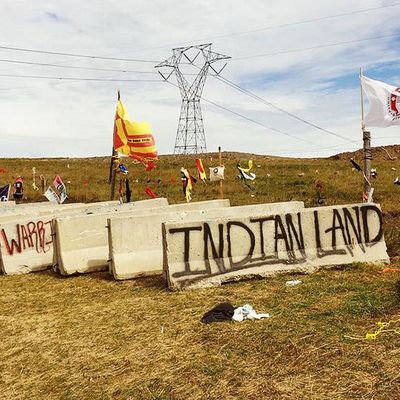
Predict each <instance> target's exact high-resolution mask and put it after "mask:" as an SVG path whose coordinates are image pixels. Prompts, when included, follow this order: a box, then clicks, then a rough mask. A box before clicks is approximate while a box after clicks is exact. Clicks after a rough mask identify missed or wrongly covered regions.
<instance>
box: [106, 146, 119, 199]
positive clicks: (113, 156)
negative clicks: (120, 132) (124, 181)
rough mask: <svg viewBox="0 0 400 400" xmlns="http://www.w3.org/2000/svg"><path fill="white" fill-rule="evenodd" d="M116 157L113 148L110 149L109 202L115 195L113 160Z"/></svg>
mask: <svg viewBox="0 0 400 400" xmlns="http://www.w3.org/2000/svg"><path fill="white" fill-rule="evenodd" d="M116 156H117V152H116V151H115V149H114V147H113V149H112V154H111V162H110V175H109V178H108V183H109V184H110V185H111V187H110V200H114V195H115V159H116Z"/></svg>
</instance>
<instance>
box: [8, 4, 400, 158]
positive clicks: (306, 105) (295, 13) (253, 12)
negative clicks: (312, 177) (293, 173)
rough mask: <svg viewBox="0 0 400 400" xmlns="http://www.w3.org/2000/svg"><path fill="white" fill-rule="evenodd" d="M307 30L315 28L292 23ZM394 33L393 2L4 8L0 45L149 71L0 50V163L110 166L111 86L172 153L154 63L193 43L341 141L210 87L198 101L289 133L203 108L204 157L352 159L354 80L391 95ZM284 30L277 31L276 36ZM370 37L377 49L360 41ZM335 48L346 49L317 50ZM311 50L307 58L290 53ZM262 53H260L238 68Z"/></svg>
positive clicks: (168, 92)
mask: <svg viewBox="0 0 400 400" xmlns="http://www.w3.org/2000/svg"><path fill="white" fill-rule="evenodd" d="M395 4H398V5H396V6H392V7H386V8H381V9H375V10H370V11H365V12H360V13H353V14H350V15H346V16H341V17H335V18H325V19H320V18H321V17H329V16H333V15H337V14H345V13H351V12H353V11H357V10H366V9H370V8H378V7H382V6H385V5H395ZM310 19H320V20H318V21H313V22H306V23H298V22H301V21H305V20H310ZM399 23H400V2H399V3H396V2H395V1H382V0H346V1H344V0H343V1H335V2H333V1H328V0H321V1H319V2H315V1H311V0H290V1H286V2H282V1H277V0H271V1H268V2H266V1H263V0H249V1H247V2H243V1H238V0H219V1H218V2H216V1H212V0H204V1H201V2H199V1H192V0H189V1H186V2H181V1H178V0H169V1H168V2H166V1H164V0H155V1H146V0H140V1H139V0H135V1H128V0H120V1H115V0H99V1H96V2H82V1H77V0H68V1H67V0H58V1H51V0H48V1H40V0H18V1H16V0H3V1H2V13H1V15H0V24H1V25H0V26H1V27H2V35H1V41H0V46H7V47H18V48H26V49H38V50H45V51H51V52H62V53H75V54H88V55H99V56H112V57H117V58H129V59H142V60H146V61H150V62H144V63H140V62H133V61H129V62H128V61H116V60H114V61H113V60H95V59H87V58H77V57H67V56H61V55H58V56H57V55H50V54H38V53H32V52H20V51H12V50H9V49H1V48H0V60H3V61H0V157H21V156H23V157H30V156H34V157H40V156H43V157H50V156H71V157H76V156H82V157H84V156H96V155H108V154H109V152H110V147H111V141H112V137H111V132H112V126H113V117H114V113H115V106H116V92H117V90H118V88H119V89H120V90H121V94H122V99H123V101H124V103H125V106H126V107H127V109H128V110H129V112H130V115H131V117H132V118H133V119H137V120H147V121H149V122H150V123H151V125H152V127H153V131H154V135H155V138H156V142H157V145H158V149H159V153H160V154H168V153H171V152H172V151H173V146H174V141H175V134H176V127H177V122H178V116H179V111H180V94H179V91H178V89H177V88H175V87H173V86H170V85H168V84H165V83H163V82H162V80H161V79H160V78H159V76H158V75H157V74H156V72H155V69H154V65H155V64H156V63H157V62H158V61H162V60H164V59H166V58H168V57H169V56H170V55H171V48H172V47H174V46H183V45H191V44H199V43H202V42H204V41H205V42H209V41H211V42H212V43H213V50H214V51H216V52H220V53H223V54H227V55H230V56H232V59H231V60H230V61H229V62H228V65H227V66H226V68H225V69H224V71H223V76H224V77H226V78H227V79H229V80H231V81H233V82H235V83H236V84H239V85H240V86H242V87H244V88H247V89H249V90H251V91H252V92H254V93H256V94H257V95H258V96H261V97H262V98H265V99H266V100H268V101H269V102H272V103H274V104H276V105H277V106H279V107H281V108H283V109H285V110H287V111H289V112H291V113H293V114H296V115H298V116H299V117H301V118H304V119H306V120H308V121H311V122H313V123H315V124H317V125H319V126H321V127H323V128H325V129H328V130H330V131H332V132H335V133H338V134H340V135H342V136H345V137H346V138H348V141H346V140H341V139H338V138H337V137H335V136H334V135H330V134H327V133H325V132H322V131H320V130H317V129H315V128H313V127H311V126H309V125H306V124H304V123H302V122H300V121H298V120H296V119H294V118H291V117H289V116H288V115H285V114H283V113H281V112H279V111H277V110H276V109H273V108H271V107H267V106H266V105H264V104H262V103H260V102H257V101H255V100H254V99H251V98H250V97H248V96H246V95H244V94H242V93H240V92H238V91H237V90H235V89H233V88H231V87H229V86H227V85H226V84H224V83H222V82H220V81H218V80H217V79H215V78H213V77H209V78H208V80H207V82H206V84H205V88H204V92H203V95H204V97H205V98H207V99H209V100H212V101H213V102H215V103H218V104H220V105H222V106H224V107H226V108H229V109H231V110H233V111H234V112H236V113H239V114H243V115H245V116H246V117H248V118H250V119H253V120H255V121H258V122H260V123H261V124H263V125H265V126H268V127H272V128H274V129H276V130H280V131H282V132H285V133H287V134H288V135H290V136H291V137H288V136H287V135H284V134H280V133H277V132H275V131H273V130H269V129H267V128H265V127H262V126H260V125H257V124H254V123H251V122H250V121H248V120H245V119H242V118H240V117H238V116H235V115H233V114H231V113H229V112H226V111H224V110H222V109H220V108H217V107H215V106H213V105H211V104H207V103H203V104H202V110H203V118H204V124H205V131H206V138H207V145H208V149H209V150H210V151H215V150H216V149H217V147H218V146H222V148H223V149H224V150H227V151H228V150H232V151H244V152H253V153H262V154H277V155H291V156H304V157H314V156H327V155H331V154H334V153H337V152H340V151H346V150H352V149H356V148H358V147H360V146H361V133H360V104H359V82H358V70H359V68H360V67H363V68H364V72H365V74H366V75H367V76H369V77H371V78H375V79H380V80H383V81H387V82H388V83H391V84H394V85H396V84H397V85H399V86H400V73H399V58H400V55H399V50H398V49H399V48H400V47H399V44H400V28H399V27H400V24H399ZM282 24H283V25H286V26H281V27H277V26H279V25H282ZM248 31H252V32H248ZM244 32H246V33H244ZM396 35H397V36H396ZM374 37H380V39H371V40H368V41H365V40H363V39H365V38H374ZM382 37H383V38H382ZM359 40H362V41H359ZM339 42H353V43H349V44H347V45H337V46H327V45H330V44H334V43H339ZM310 47H316V48H314V49H313V50H304V51H303V50H302V51H294V50H297V49H306V48H310ZM271 53H273V54H271ZM277 53H279V54H277ZM260 54H270V55H266V56H262V57H254V58H246V57H247V56H253V55H260ZM242 57H243V59H242ZM4 60H13V61H24V62H36V63H42V64H57V65H63V66H73V67H79V68H83V69H67V68H60V67H55V66H38V65H26V64H13V63H7V62H5V61H4ZM153 61H154V62H153ZM84 68H94V69H96V68H97V70H90V69H84ZM99 69H103V71H101V70H99ZM104 69H112V70H119V71H122V70H129V71H136V72H129V73H128V72H117V71H104ZM187 72H192V73H193V72H195V71H189V70H187ZM2 75H30V76H41V77H44V76H47V77H69V78H76V77H79V78H84V79H108V80H109V81H105V82H101V81H85V80H81V81H65V80H64V81H60V80H49V79H44V78H40V79H34V78H22V77H16V76H2ZM127 79H132V80H137V81H135V82H126V80H127ZM146 79H150V80H156V82H144V81H143V80H146ZM371 131H372V143H373V145H374V144H375V145H383V144H392V143H399V142H400V140H398V139H397V137H399V139H400V133H399V128H398V127H397V128H396V127H392V128H386V129H375V128H373V129H371ZM310 143H311V144H310Z"/></svg>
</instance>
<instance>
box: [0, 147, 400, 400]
mask: <svg viewBox="0 0 400 400" xmlns="http://www.w3.org/2000/svg"><path fill="white" fill-rule="evenodd" d="M389 152H390V153H391V154H392V155H393V156H396V155H397V154H398V153H399V152H400V147H392V148H390V149H389ZM355 156H356V159H357V161H358V162H360V163H361V161H362V160H361V158H360V155H359V154H358V153H357V154H355ZM374 156H375V161H374V167H375V168H377V170H378V179H376V180H374V187H375V193H376V195H375V201H376V202H379V203H380V204H381V206H382V209H383V211H384V214H385V236H386V241H387V244H388V248H389V253H390V255H391V257H392V259H393V265H392V267H400V261H399V258H398V256H399V255H400V240H399V239H400V229H399V222H400V212H399V211H400V210H399V206H398V204H399V197H400V187H399V186H395V185H393V180H394V178H395V177H396V176H397V175H396V174H397V173H399V174H400V159H399V160H397V159H396V160H390V159H389V158H388V157H387V155H386V153H385V152H384V151H382V150H376V151H375V152H374ZM349 157H350V155H349V154H345V155H340V156H337V157H334V158H331V159H307V160H304V159H283V158H280V159H279V158H273V157H266V156H254V155H246V154H239V153H237V154H235V153H228V154H224V163H225V165H226V167H227V171H226V181H225V185H224V189H225V196H226V198H229V199H230V200H231V204H232V205H237V204H249V203H262V202H275V201H287V200H291V199H293V200H303V201H304V202H305V204H306V206H308V207H310V206H316V205H317V202H316V200H317V191H316V188H315V184H316V181H320V182H321V183H322V185H323V189H322V194H323V196H324V198H325V205H330V204H345V203H354V202H360V201H361V192H362V179H361V176H360V174H359V173H357V172H356V171H352V169H351V165H350V163H349V161H348V159H349ZM399 157H400V156H399ZM210 158H212V160H211V159H210ZM249 158H252V159H253V160H254V165H255V167H254V172H255V173H256V175H257V178H256V180H255V182H254V190H249V189H248V188H246V186H245V185H244V184H243V182H240V181H238V180H237V178H236V175H237V171H236V169H235V165H236V163H237V162H241V163H242V164H245V163H246V162H247V161H248V159H249ZM216 160H217V157H216V155H215V154H214V155H208V156H207V157H204V158H203V163H204V166H205V167H206V168H207V167H209V166H213V165H215V164H216ZM108 163H109V160H108V159H106V158H94V159H88V160H79V159H50V160H42V159H40V160H39V159H38V160H29V159H26V160H25V159H24V160H20V159H19V160H15V159H2V160H0V168H5V169H6V170H7V172H6V173H3V174H1V175H0V186H1V185H3V184H5V183H7V182H11V181H12V177H16V176H17V175H22V176H23V177H24V178H25V183H26V197H27V200H26V201H42V200H43V198H42V197H41V194H40V192H38V191H34V190H33V189H32V187H31V186H30V185H31V183H32V167H35V168H36V171H37V175H36V184H37V185H38V186H40V180H39V175H40V174H43V175H44V176H46V178H47V179H48V181H52V180H53V178H54V176H55V174H60V175H61V176H62V178H63V179H64V181H65V182H70V183H67V187H68V191H69V194H70V201H99V200H106V199H108V196H109V194H108V193H109V188H108V185H107V178H108V167H109V164H108ZM127 166H128V168H129V169H130V182H131V188H132V191H133V199H143V198H146V197H147V196H146V194H145V193H144V190H145V188H146V186H149V187H151V188H152V190H153V191H154V192H156V193H157V194H159V196H165V197H168V200H169V201H170V203H176V202H182V201H183V200H184V198H183V194H182V189H181V183H180V174H179V170H180V167H181V166H185V167H186V168H188V169H189V170H190V171H191V172H192V174H193V175H195V173H194V172H195V164H194V157H173V156H165V157H161V159H160V162H159V164H158V167H157V169H156V170H153V171H152V172H150V173H144V172H143V168H142V167H140V166H138V165H134V166H131V165H127ZM392 168H395V169H396V171H393V170H392ZM268 175H269V176H268ZM136 179H137V180H138V181H137V182H136ZM159 179H161V183H157V181H158V180H159ZM148 181H150V182H148ZM85 182H88V184H87V185H85V184H84V183H85ZM217 197H218V186H217V185H212V184H210V183H208V184H207V185H204V184H203V183H197V184H196V185H195V188H194V201H196V200H205V199H212V198H217ZM380 269H381V267H380V266H367V265H361V264H357V265H351V266H344V267H341V268H337V269H333V270H325V271H321V272H318V273H316V274H313V275H310V276H304V275H303V276H301V275H291V276H288V275H286V276H280V277H275V278H270V279H265V280H253V281H247V282H240V283H231V284H227V285H223V286H221V287H219V288H212V289H201V290H192V291H188V292H182V293H172V292H169V291H167V290H166V289H165V288H164V284H163V281H162V279H161V277H153V278H146V279H145V278H143V279H137V280H132V281H125V282H116V281H113V280H112V279H111V278H110V277H109V276H108V274H107V273H96V274H89V275H86V276H77V277H69V278H61V277H59V276H57V275H55V274H54V273H52V272H50V271H46V272H42V273H35V274H31V275H24V276H9V277H7V276H1V277H0V285H1V289H2V290H1V292H0V327H1V332H2V335H1V340H0V355H1V358H0V398H1V399H27V400H28V399H29V400H31V399H34V400H36V399H38V400H39V399H65V400H78V399H79V400H82V399H85V400H86V399H113V400H114V399H116V400H127V399H159V400H161V399H163V400H181V399H182V400H183V399H185V400H186V399H195V400H197V399H343V400H345V399H346V400H347V399H371V400H372V399H382V400H383V399H400V335H397V334H395V333H386V334H382V335H381V336H378V338H377V339H376V340H356V339H354V338H351V337H359V336H361V337H362V336H364V335H365V333H366V332H373V331H375V330H376V329H377V327H376V323H377V322H379V321H388V320H393V319H399V318H400V273H396V272H393V273H385V274H380V273H379V271H380ZM297 278H298V279H301V280H302V281H303V283H302V284H301V285H298V286H295V287H287V286H286V285H285V281H286V280H288V279H297ZM224 301H229V302H231V303H233V304H235V305H243V304H245V303H249V304H251V305H253V306H254V308H255V309H256V310H257V311H259V312H269V313H270V314H271V318H270V319H265V320H261V321H256V322H252V321H245V322H243V323H233V322H226V323H221V324H211V325H203V324H201V323H200V319H201V317H202V315H203V314H204V313H205V312H206V311H207V310H209V309H210V308H212V307H213V306H215V305H216V304H217V303H220V302H224ZM397 326H398V329H400V323H398V324H397Z"/></svg>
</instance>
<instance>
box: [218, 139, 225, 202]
mask: <svg viewBox="0 0 400 400" xmlns="http://www.w3.org/2000/svg"><path fill="white" fill-rule="evenodd" d="M218 158H219V166H220V167H222V154H221V146H218ZM219 197H220V198H221V199H223V198H224V181H223V180H222V179H221V180H220V181H219Z"/></svg>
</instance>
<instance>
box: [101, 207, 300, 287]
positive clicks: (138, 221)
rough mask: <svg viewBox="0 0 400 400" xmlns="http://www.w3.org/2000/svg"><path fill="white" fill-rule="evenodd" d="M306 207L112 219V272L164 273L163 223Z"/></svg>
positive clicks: (121, 276) (124, 276)
mask: <svg viewBox="0 0 400 400" xmlns="http://www.w3.org/2000/svg"><path fill="white" fill-rule="evenodd" d="M303 208H304V203H303V202H300V201H292V202H286V203H270V204H255V205H247V206H239V207H226V208H222V209H209V210H206V209H203V210H198V211H190V212H186V213H182V212H181V213H176V212H171V211H167V212H166V213H162V214H161V213H160V214H158V215H152V216H146V217H140V216H132V217H130V218H120V217H118V216H116V217H113V218H110V219H109V220H108V228H109V231H108V232H109V259H110V273H112V275H113V276H114V278H115V279H131V278H136V277H140V276H147V275H153V274H161V273H162V265H163V252H162V234H161V224H162V223H163V222H177V221H195V220H200V221H201V220H204V219H205V220H209V219H215V218H219V217H235V216H241V217H246V216H252V217H255V216H263V215H268V214H271V213H281V212H290V211H297V210H299V209H303Z"/></svg>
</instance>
